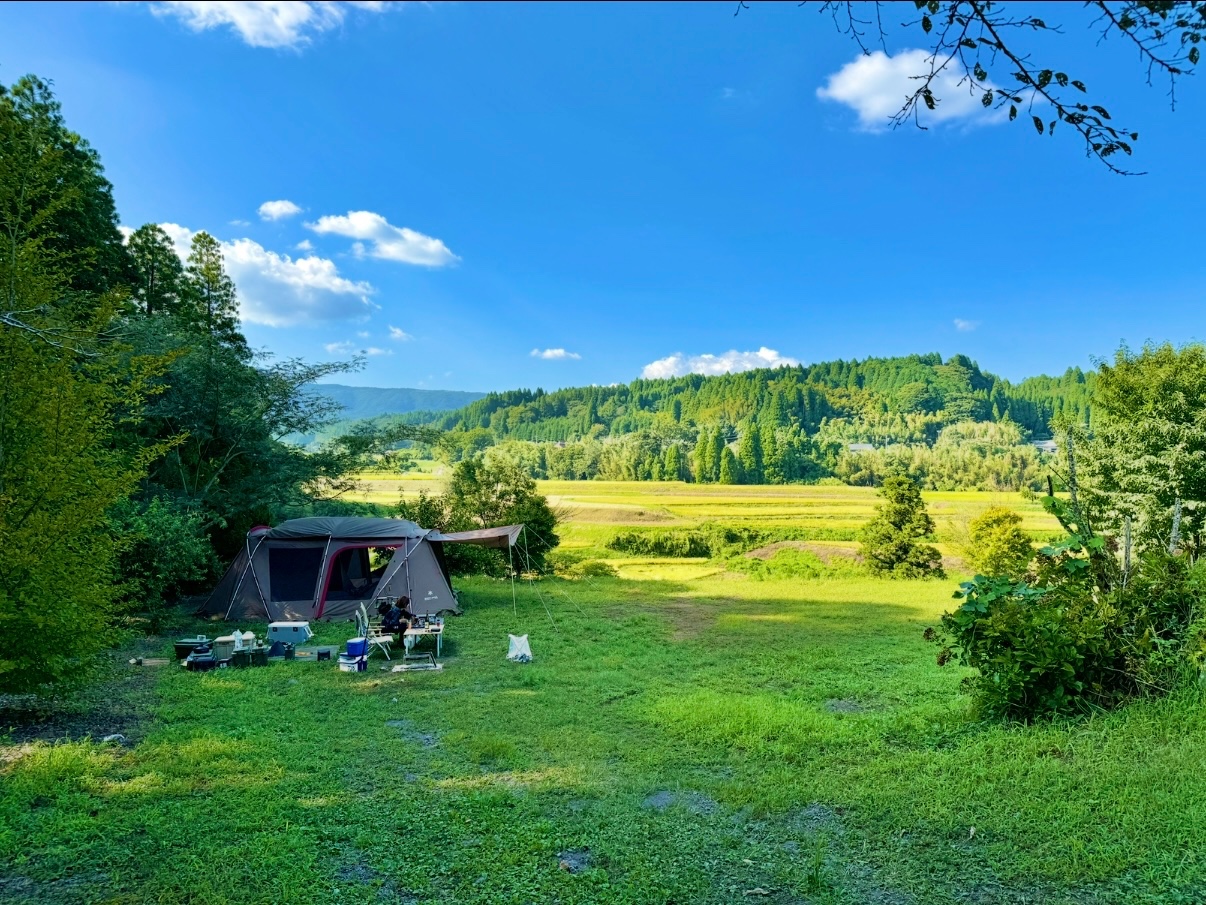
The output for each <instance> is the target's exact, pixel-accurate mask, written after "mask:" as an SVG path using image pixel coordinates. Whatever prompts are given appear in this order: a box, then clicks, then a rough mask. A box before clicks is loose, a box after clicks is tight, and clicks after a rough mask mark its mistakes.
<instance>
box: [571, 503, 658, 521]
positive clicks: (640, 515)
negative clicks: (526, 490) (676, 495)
mask: <svg viewBox="0 0 1206 905" xmlns="http://www.w3.org/2000/svg"><path fill="white" fill-rule="evenodd" d="M566 508H567V511H568V516H569V517H568V519H567V521H574V522H580V523H582V524H588V525H666V524H670V523H672V522H677V521H679V519H678V517H677V516H675V515H673V514H671V513H670V512H667V511H666V510H665V509H640V508H637V507H633V508H631V509H629V508H628V507H625V506H581V505H579V506H573V507H566Z"/></svg>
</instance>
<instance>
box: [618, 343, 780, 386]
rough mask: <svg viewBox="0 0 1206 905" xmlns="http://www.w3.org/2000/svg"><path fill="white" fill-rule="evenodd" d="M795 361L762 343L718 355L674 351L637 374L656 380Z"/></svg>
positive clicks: (713, 373)
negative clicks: (754, 348) (747, 348)
mask: <svg viewBox="0 0 1206 905" xmlns="http://www.w3.org/2000/svg"><path fill="white" fill-rule="evenodd" d="M799 363H800V362H799V361H798V360H797V359H795V358H790V357H788V356H786V355H780V354H779V353H778V352H776V351H775V350H774V349H768V348H767V347H766V346H763V347H762V348H760V349H759V350H758V351H757V352H738V351H737V350H736V349H730V350H729V351H728V352H722V353H721V354H719V355H684V354H682V353H681V352H675V353H674V354H673V355H668V356H666V357H665V358H659V359H658V360H657V361H653V362H650V363H649V364H647V365H645V367H644V368H643V369H642V370H641V376H642V377H644V378H645V379H646V380H656V379H658V378H661V377H682V376H683V375H684V374H709V375H715V374H734V373H737V372H738V371H752V370H754V369H755V368H781V367H784V366H795V365H798V364H799Z"/></svg>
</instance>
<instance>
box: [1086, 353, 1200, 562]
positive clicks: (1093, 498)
mask: <svg viewBox="0 0 1206 905" xmlns="http://www.w3.org/2000/svg"><path fill="white" fill-rule="evenodd" d="M1203 410H1206V346H1203V345H1201V344H1197V343H1194V344H1190V345H1186V346H1183V347H1181V348H1179V349H1178V348H1174V347H1173V346H1171V345H1169V344H1167V343H1166V344H1164V345H1162V346H1155V345H1148V346H1145V347H1144V348H1143V350H1142V351H1141V352H1139V353H1135V352H1132V351H1130V350H1129V349H1126V348H1125V347H1124V348H1122V349H1120V350H1119V351H1118V353H1117V355H1116V356H1115V358H1114V362H1113V364H1103V365H1102V366H1101V370H1100V373H1099V374H1098V376H1097V397H1096V406H1095V409H1094V411H1095V417H1094V430H1093V436H1092V438H1091V439H1090V440H1089V442H1087V443H1084V442H1081V443H1078V444H1077V453H1078V458H1079V461H1080V474H1081V484H1082V485H1083V490H1084V498H1085V505H1086V506H1088V507H1089V508H1090V510H1091V511H1092V512H1093V514H1094V517H1095V521H1099V522H1101V525H1100V529H1101V530H1107V529H1108V530H1110V531H1111V532H1112V533H1113V534H1115V535H1116V536H1120V535H1121V534H1122V528H1123V522H1124V520H1125V519H1127V518H1129V519H1131V521H1132V522H1133V526H1134V535H1135V539H1136V540H1137V541H1138V542H1139V544H1140V545H1141V546H1143V547H1148V548H1152V549H1155V548H1167V547H1168V545H1169V543H1170V541H1171V539H1172V538H1171V527H1172V522H1173V510H1174V507H1175V504H1176V501H1177V500H1186V501H1188V500H1204V499H1206V422H1204V421H1203V419H1202V412H1203ZM1074 436H1075V435H1074ZM1179 535H1180V536H1179V543H1180V545H1181V548H1182V549H1184V550H1186V551H1187V552H1189V553H1190V554H1192V555H1194V556H1198V555H1201V553H1202V552H1204V551H1206V507H1201V506H1186V507H1184V508H1183V510H1182V513H1181V521H1180V531H1179Z"/></svg>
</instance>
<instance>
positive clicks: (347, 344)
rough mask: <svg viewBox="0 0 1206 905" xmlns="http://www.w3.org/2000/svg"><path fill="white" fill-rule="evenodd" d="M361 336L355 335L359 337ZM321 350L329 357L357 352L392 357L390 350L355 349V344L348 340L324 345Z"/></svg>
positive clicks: (375, 347) (371, 347) (373, 348)
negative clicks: (325, 351)
mask: <svg viewBox="0 0 1206 905" xmlns="http://www.w3.org/2000/svg"><path fill="white" fill-rule="evenodd" d="M360 335H361V334H359V333H358V334H357V336H360ZM323 348H324V349H326V350H327V353H328V354H329V355H347V354H349V353H351V352H356V351H359V353H360V354H361V355H369V356H373V357H375V356H378V355H393V354H394V353H393V350H392V349H382V348H380V347H379V346H369V347H368V348H367V349H359V350H357V348H356V343H354V342H352V341H351V340H350V339H344V340H340V341H339V342H334V343H326V344H325V345H323Z"/></svg>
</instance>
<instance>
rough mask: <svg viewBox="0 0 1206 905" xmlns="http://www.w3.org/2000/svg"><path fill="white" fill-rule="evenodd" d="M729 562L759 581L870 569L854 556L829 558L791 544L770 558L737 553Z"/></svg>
mask: <svg viewBox="0 0 1206 905" xmlns="http://www.w3.org/2000/svg"><path fill="white" fill-rule="evenodd" d="M725 565H726V568H727V569H728V570H729V571H730V572H740V573H743V574H746V575H749V576H750V577H751V578H753V579H754V580H755V581H777V580H794V581H799V580H812V579H817V578H843V577H850V576H854V575H864V574H866V571H867V570H866V568H865V567H863V566H862V565H860V564H859V563H858V562H856V561H855V560H854V559H853V558H851V557H847V556H833V557H831V558H830V559H829V561H828V562H826V561H824V560H822V559H821V558H820V557H819V556H817V554H816V553H813V552H812V551H810V550H793V549H790V548H785V549H782V550H777V551H775V554H774V555H773V556H771V557H770V558H769V559H761V558H756V557H751V556H735V557H732V558H731V559H729V560H728V562H727V563H726V564H725Z"/></svg>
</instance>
